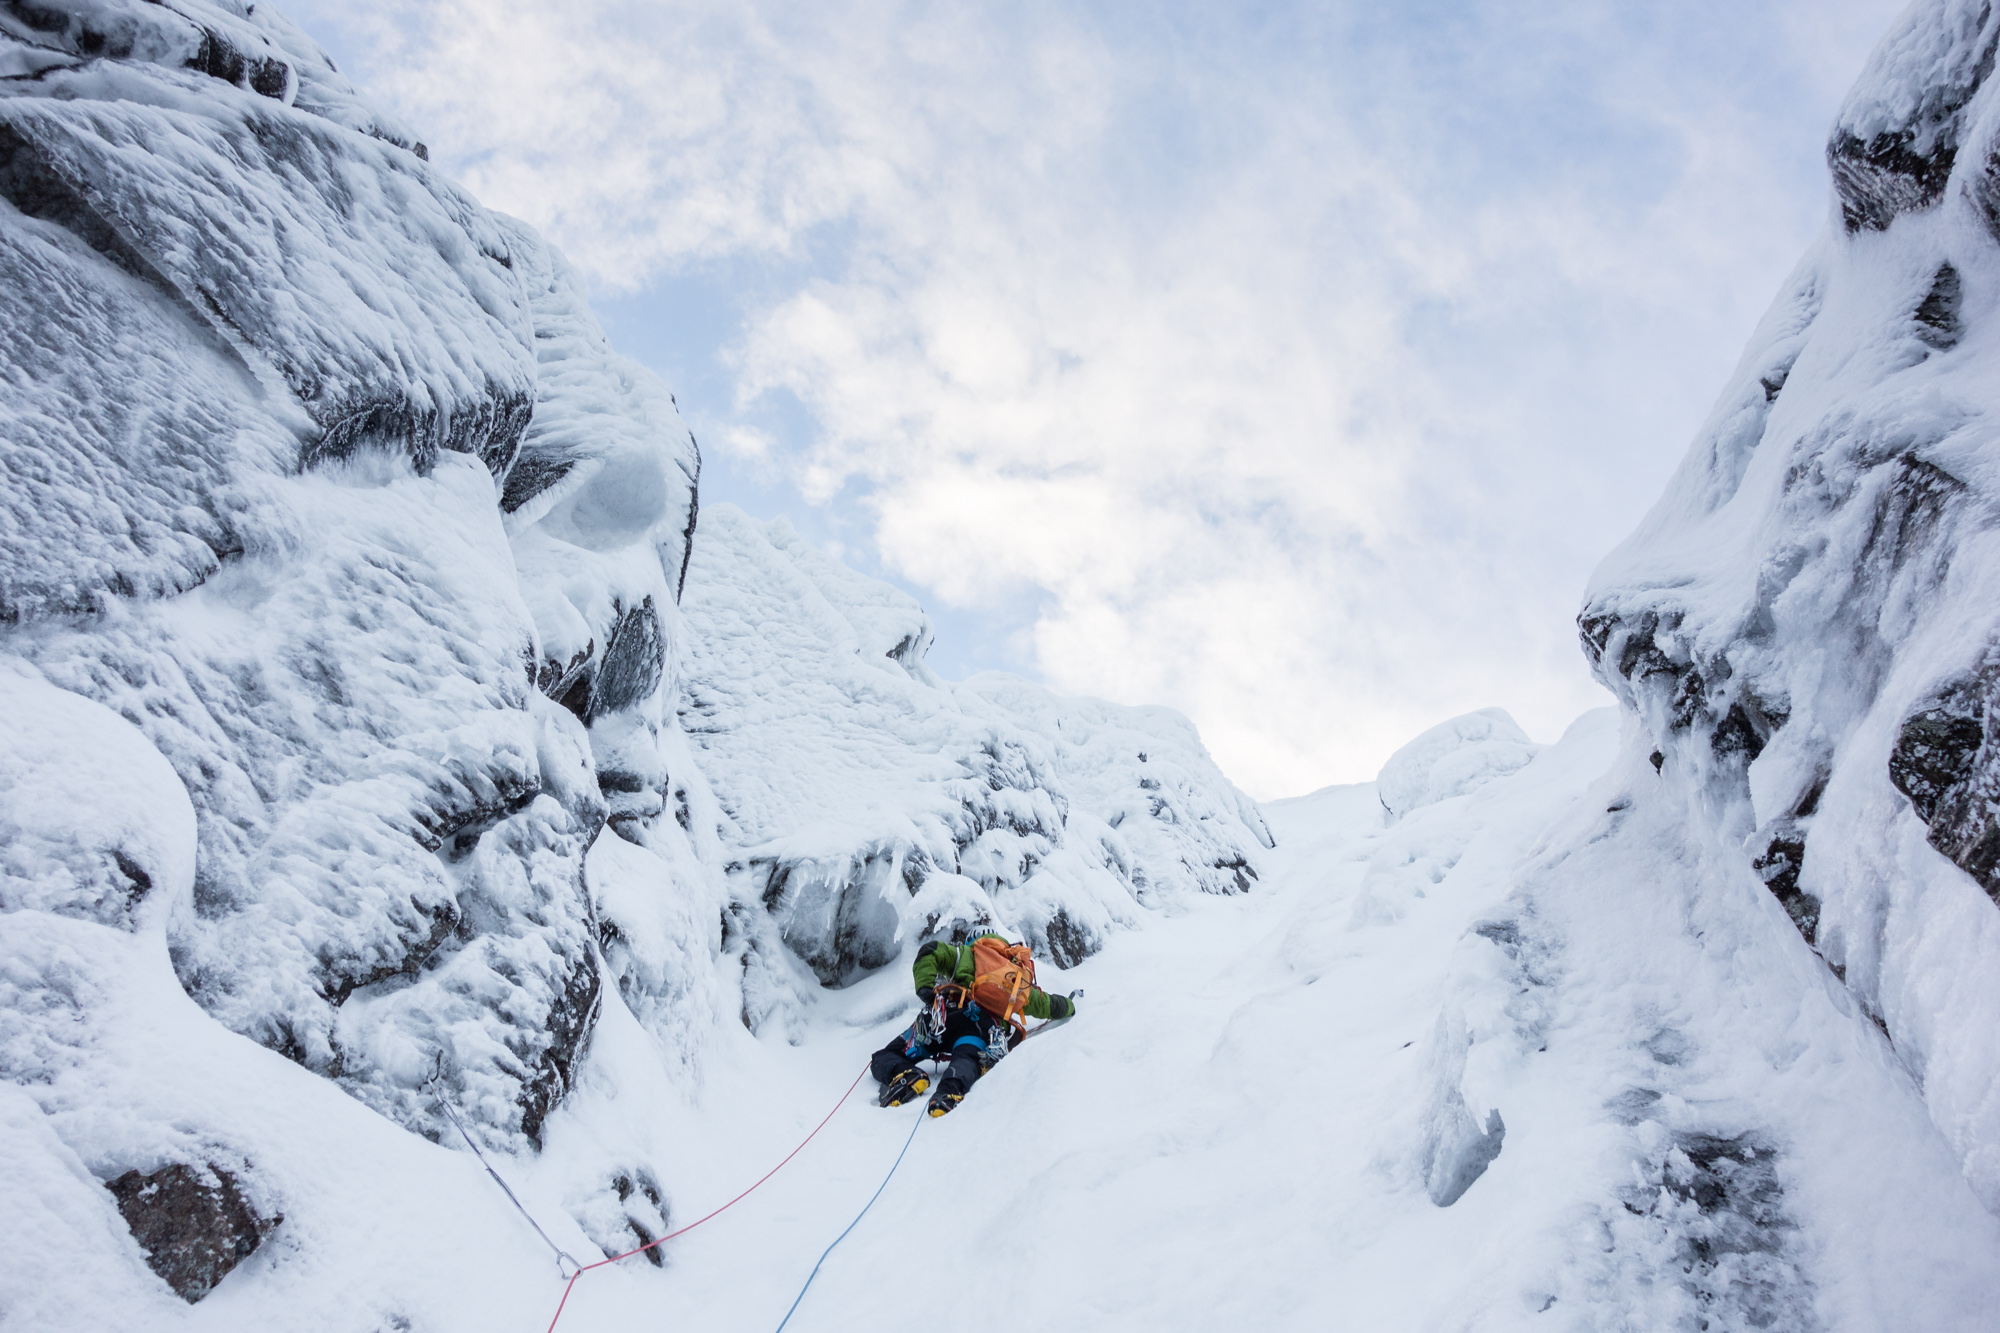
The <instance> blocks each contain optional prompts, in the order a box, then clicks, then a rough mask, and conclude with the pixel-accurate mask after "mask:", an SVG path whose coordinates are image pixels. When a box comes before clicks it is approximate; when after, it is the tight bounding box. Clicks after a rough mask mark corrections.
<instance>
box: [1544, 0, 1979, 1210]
mask: <svg viewBox="0 0 2000 1333" xmlns="http://www.w3.org/2000/svg"><path fill="white" fill-rule="evenodd" d="M1989 9H1990V7H1987V6H1973V5H1969V4H1959V3H1955V2H1954V3H1923V4H1916V5H1912V6H1911V7H1910V8H1909V10H1907V11H1906V12H1905V14H1904V15H1903V16H1902V18H1901V19H1899V20H1898V22H1897V24H1896V26H1895V27H1894V28H1893V29H1892V31H1891V32H1890V34H1889V36H1888V37H1887V38H1885V40H1884V42H1883V45H1882V46H1881V48H1880V49H1879V50H1878V52H1877V54H1876V56H1875V58H1874V59H1873V60H1872V61H1871V63H1870V65H1869V67H1868V70H1867V71H1865V72H1864V74H1863V76H1862V78H1861V80H1860V82H1859V83H1858V84H1857V85H1856V88H1855V91H1854V93H1853V94H1852V95H1851V96H1850V98H1849V100H1848V103H1847V106H1846V109H1845V110H1843V112H1842V120H1841V122H1840V125H1839V126H1837V127H1836V130H1835V136H1834V141H1833V148H1832V152H1833V161H1834V167H1835V179H1836V185H1837V187H1838V190H1839V195H1840V199H1841V204H1842V210H1843V211H1842V213H1841V216H1840V218H1839V219H1837V220H1835V221H1834V222H1833V223H1832V225H1831V226H1830V227H1829V231H1828V235H1827V236H1826V238H1825V239H1824V240H1822V241H1821V242H1820V243H1818V244H1817V245H1816V246H1815V247H1814V248H1813V249H1812V250H1811V252H1809V253H1808V255H1807V256H1806V257H1805V259H1804V260H1803V261H1802V262H1801V264H1800V266H1799V268H1798V270H1797V271H1796V272H1795V274H1794V275H1793V276H1792V278H1791V279H1790V280H1789V282H1788V283H1787V285H1786V288H1785V290H1784V291H1783V292H1782V293H1781V294H1780V296H1779V298H1778V299H1777V301H1776V302H1775V303H1774V304H1773V306H1772V308H1771V312H1770V314H1769V315H1767V316H1766V318H1765V320H1764V321H1763V323H1762V324H1761V325H1760V327H1759V328H1758V330H1757V332H1756V333H1755V334H1754V335H1753V337H1752V339H1751V342H1750V346H1749V348H1748V350H1746V352H1745V354H1744V357H1743V360H1742V362H1741V363H1740V364H1739V367H1738V369H1737V372H1736V374H1735V375H1734V376H1733V378H1732V380H1731V383H1730V384H1729V386H1728V387H1727V388H1725V390H1724V391H1723V394H1722V396H1721V398H1720V400H1719V402H1718V405H1717V408H1716V410H1715V413H1714V415H1713V416H1712V417H1711V419H1710V421H1709V423H1708V425H1707V426H1705V427H1704V429H1703V431H1702V433H1701V434H1700V436H1698V437H1697V440H1696V442H1695V446H1694V448H1693V449H1692V450H1691V451H1690V452H1689V454H1688V457H1687V459H1686V461H1685V462H1684V463H1683V464H1682V466H1681V469H1680V471H1679V472H1678V473H1677V474H1676V476H1675V478H1674V479H1673V481H1672V483H1671V484H1670V485H1669V487H1668V489H1667V491H1666V493H1665V494H1664V495H1663V496H1662V497H1661V499H1660V500H1659V502H1658V503H1657V504H1656V506H1655V507H1654V509H1653V511H1652V512H1651V513H1650V514H1649V515H1648V516H1647V518H1646V519H1645V521H1644V522H1643V523H1642V524H1641V525H1640V527H1639V529H1638V531H1637V532H1635V533H1634V534H1633V536H1632V537H1631V538H1629V539H1628V540H1627V541H1626V542H1625V543H1624V544H1623V545H1621V546H1620V547H1619V548H1618V549H1617V550H1616V551H1614V552H1613V553H1612V554H1611V555H1610V556H1608V557H1607V558H1606V560H1605V561H1604V563H1603V565H1602V566H1601V567H1600V568H1599V569H1598V571H1597V573H1596V574H1595V576H1594V577H1593V579H1592V583H1591V587H1590V590H1589V593H1588V601H1587V604H1586V606H1585V608H1584V611H1583V614H1582V616H1581V617H1580V619H1579V624H1580V627H1581V628H1582V630H1583V632H1584V638H1585V648H1586V652H1587V653H1588V654H1589V655H1590V657H1591V658H1592V660H1593V661H1594V662H1595V663H1596V664H1597V668H1598V675H1599V677H1600V678H1601V679H1602V680H1603V681H1604V682H1605V684H1606V685H1607V686H1608V687H1610V688H1611V690H1612V691H1613V693H1614V694H1615V695H1617V697H1618V698H1619V699H1620V701H1621V702H1623V703H1624V704H1625V705H1626V706H1627V707H1628V708H1630V709H1632V710H1633V711H1634V712H1636V713H1637V714H1638V715H1639V716H1640V717H1642V718H1643V719H1644V720H1645V723H1646V728H1645V730H1646V735H1645V736H1644V737H1643V738H1638V739H1635V740H1634V742H1633V744H1634V745H1635V746H1638V747H1644V748H1645V749H1647V750H1648V751H1649V752H1650V753H1652V754H1654V755H1656V756H1657V760H1656V762H1657V763H1658V764H1659V766H1660V774H1661V778H1662V787H1661V794H1660V796H1659V797H1658V798H1657V799H1659V800H1662V801H1671V802H1675V803H1678V804H1679V805H1680V806H1682V807H1685V808H1686V809H1688V810H1689V811H1690V812H1691V817H1693V818H1694V819H1695V820H1696V821H1697V823H1698V824H1699V825H1700V826H1701V828H1702V829H1703V830H1704V832H1705V835H1706V836H1709V837H1713V838H1715V839H1717V840H1718V841H1720V842H1722V843H1725V844H1728V845H1731V846H1733V847H1734V848H1735V849H1736V850H1735V852H1734V858H1733V859H1734V867H1740V866H1742V865H1751V866H1755V867H1756V868H1757V869H1758V871H1759V873H1760V874H1762V875H1763V876H1764V878H1765V879H1766V881H1767V882H1768V883H1769V884H1770V886H1771V888H1772V890H1773V892H1774V893H1776V894H1778V895H1780V896H1781V897H1783V898H1784V899H1785V900H1786V904H1787V907H1788V909H1789V911H1790V912H1791V915H1792V917H1793V919H1794V920H1795V921H1796V922H1797V923H1798V928H1799V931H1800V933H1801V935H1802V938H1803V940H1804V942H1806V943H1808V944H1810V945H1811V946H1812V948H1813V950H1815V951H1816V952H1817V953H1818V955H1819V956H1820V957H1821V958H1822V959H1823V960H1824V963H1823V968H1824V975H1823V976H1822V978H1821V980H1822V983H1823V984H1830V985H1838V986H1841V987H1844V988H1845V990H1846V991H1847V992H1848V993H1850V994H1851V995H1852V996H1853V997H1854V999H1855V1000H1856V1001H1858V1003H1859V1005H1860V1006H1861V1008H1862V1009H1863V1010H1865V1011H1866V1012H1867V1013H1868V1014H1869V1015H1870V1016H1871V1017H1872V1018H1873V1019H1875V1020H1877V1021H1879V1022H1880V1023H1881V1024H1882V1025H1883V1027H1884V1030H1885V1031H1886V1032H1887V1034H1888V1036H1889V1038H1890V1040H1891V1041H1892V1042H1893V1043H1894V1049H1895V1052H1896V1056H1897V1058H1898V1060H1899V1061H1900V1062H1901V1063H1902V1064H1903V1065H1904V1066H1905V1067H1906V1068H1907V1069H1908V1070H1909V1071H1910V1073H1911V1074H1912V1075H1913V1076H1914V1077H1915V1078H1916V1079H1918V1080H1919V1081H1920V1083H1921V1086H1922V1087H1923V1090H1924V1097H1925V1101H1926V1103H1927V1105H1928V1107H1929V1109H1930V1114H1931V1116H1932V1119H1933V1122H1934V1123H1935V1125H1936V1126H1937V1127H1938V1129H1939V1131H1940V1132H1941V1133H1943V1134H1944V1135H1945V1137H1946V1139H1947V1141H1948V1142H1950V1143H1951V1144H1952V1146H1953V1149H1954V1151H1955V1152H1956V1153H1957V1154H1958V1155H1959V1159H1960V1161H1961V1164H1962V1165H1963V1167H1964V1169H1965V1170H1966V1172H1967V1175H1968V1177H1969V1178H1970V1179H1971V1181H1972V1182H1973V1186H1974V1188H1975V1189H1976V1190H1977V1191H1978V1192H1979V1194H1980V1196H1981V1197H1982V1198H1983V1199H1984V1200H1985V1201H1986V1204H1987V1206H1988V1207H1989V1208H1995V1209H2000V1043H1996V1040H1995V1038H1994V1036H1993V1034H1992V1031H1991V1024H1990V1023H1989V1022H1987V1020H1986V1016H1987V1015H1989V1014H1991V1013H1992V1012H1994V1008H1995V1006H1996V1005H2000V921H1996V920H1995V919H1994V916H1995V914H1994V910H1993V909H1994V902H1995V900H1994V898H1993V896H1992V895H1993V891H1994V887H1995V885H1994V882H1993V881H1992V880H1991V878H1990V875H1989V878H1988V879H1987V880H1986V881H1985V882H1982V881H1981V880H1980V879H1979V878H1978V876H1979V875H1981V874H1987V873H1988V872H1987V870H1986V869H1983V868H1982V867H1983V865H1984V863H1983V862H1981V861H1980V860H1979V856H1980V855H1983V854H1982V853H1977V852H1976V850H1975V849H1976V848H1977V846H1979V845H1980V839H1981V838H1982V837H1983V836H1984V830H1986V829H1987V828H1988V827H1989V825H1990V820H1991V816H1990V815H1989V814H1984V813H1981V812H1982V811H1985V810H1988V809H1990V807H1989V806H1987V805H1985V804H1984V802H1985V800H1986V799H1987V797H1985V796H1983V795H1982V794H1981V793H1984V792H1986V791H1987V788H1988V787H1990V785H1991V781H1992V779H1991V772H1992V768H1993V760H1992V759H1991V758H1990V757H1987V758H1978V757H1976V756H1974V755H1972V754H1970V753H1968V754H1967V755H1965V756H1963V758H1964V760H1965V762H1966V763H1967V764H1968V765H1972V766H1974V767H1975V768H1976V770H1977V771H1976V772H1974V773H1972V774H1971V775H1970V776H1969V777H1967V779H1966V782H1965V784H1964V785H1961V786H1960V787H1959V788H1958V789H1957V790H1958V795H1957V797H1956V798H1955V800H1956V802H1957V804H1956V805H1955V806H1953V807H1952V808H1953V809H1955V810H1956V811H1957V812H1958V813H1956V814H1950V815H1946V816H1926V815H1922V814H1920V813H1919V812H1918V811H1917V810H1916V809H1915V808H1913V806H1912V804H1911V802H1910V800H1908V799H1907V798H1906V797H1905V796H1904V795H1903V794H1902V793H1901V792H1900V791H1899V790H1898V788H1897V785H1896V781H1895V779H1894V778H1893V777H1892V773H1891V760H1892V755H1895V754H1897V753H1898V749H1899V746H1900V745H1902V743H1903V741H1902V738H1903V737H1904V736H1905V734H1906V724H1907V723H1909V722H1910V721H1911V720H1912V719H1914V718H1916V717H1917V716H1918V715H1920V714H1924V713H1926V712H1928V711H1930V710H1933V709H1938V708H1945V709H1947V711H1948V710H1949V709H1952V708H1956V709H1957V710H1958V711H1959V713H1961V714H1965V717H1966V720H1967V722H1968V723H1969V724H1970V725H1971V726H1972V728H1973V734H1974V735H1975V737H1976V736H1978V735H1979V734H1980V731H1981V729H1982V728H1985V729H1987V731H1988V733H1989V734H1990V728H1991V725H1992V719H1991V716H1990V713H1989V711H1988V703H1989V702H1990V700H1991V698H1992V695H1993V687H1992V682H1993V679H1994V675H1993V668H1992V665H1991V664H1992V662H1993V656H1992V651H1993V650H1992V645H1993V643H1994V642H1995V638H1996V635H2000V620H1996V614H1995V604H1994V599H1993V597H1992V592H1991V590H1992V588H1993V587H1994V586H1995V582H1996V579H2000V563H1996V559H1997V558H2000V546H1996V542H1995V536H1994V530H1993V526H1992V524H1991V521H1990V514H1991V512H1992V505H1993V499H1994V496H1995V488H1996V485H2000V475H1996V471H1995V462H1994V459H1995V451H1994V424H1993V422H1994V411H1993V409H1994V407H1995V406H1996V400H1995V396H1994V378H1993V376H1992V374H1991V369H1990V368H1991V366H1992V364H1993V358H1994V356H1995V355H1996V351H2000V348H1996V345H1995V342H1994V339H1995V338H1996V337H2000V329H1996V327H1995V326H1994V324H1993V323H1992V321H1990V320H1988V319H1986V318H1985V317H1984V314H1985V312H1986V311H1989V310H1991V309H1992V308H1993V307H1994V303H1995V298H1996V295H2000V254H1996V251H1995V238H1996V236H2000V230H1996V220H2000V213H1996V212H1995V211H1994V209H1993V201H1994V199H1995V197H1996V196H1995V193H1994V180H1993V176H1992V172H1993V166H1992V159H1991V155H1990V152H1989V151H1988V150H1986V149H1984V148H1978V149H1977V151H1974V149H1975V148H1976V146H1978V145H1984V144H1989V143H1990V142H1991V141H1992V135H1993V133H1994V131H1995V129H1996V128H2000V120H1996V117H1997V116H2000V101H1997V100H1996V94H1995V91H1994V89H1993V88H1992V87H1991V86H1989V85H1987V84H1985V83H1983V82H1982V80H1983V79H1984V77H1985V74H1986V72H1987V71H1990V70H1991V68H1992V66H1993V52H1994V44H1995V42H1996V40H2000V24H1996V21H1995V20H1994V18H1993V15H1992V14H1991V13H1990V12H1989ZM1885 136H1886V137H1885ZM1864 140H1865V141H1866V143H1867V144H1871V145H1873V147H1869V148H1868V149H1867V151H1865V152H1864V151H1863V150H1862V148H1858V147H1855V146H1854V145H1855V144H1858V143H1862V141H1864ZM1961 143H1962V144H1964V145H1965V146H1966V151H1963V152H1961V151H1959V145H1960V144H1961ZM1897 145H1901V146H1900V147H1898V146H1897ZM1953 701H1957V702H1953ZM1967 710H1970V712H1967ZM1988 753H1989V752H1987V751H1983V750H1982V751H1980V755H1982V756H1983V755H1987V754H1988ZM1980 784H1986V785H1985V786H1982V785H1980ZM1927 819H1928V820H1929V829H1928V831H1927V830H1926V820H1927ZM1729 860H1730V859H1729V858H1723V860H1722V861H1721V862H1718V867H1717V869H1716V870H1715V872H1714V874H1715V875H1716V879H1715V880H1714V890H1713V891H1714V892H1715V893H1716V894H1718V895H1719V894H1721V893H1722V892H1723V888H1722V885H1723V884H1724V883H1725V882H1726V881H1725V878H1724V871H1723V870H1722V868H1721V866H1722V865H1724V864H1729ZM1728 873H1729V875H1731V876H1733V875H1734V868H1732V869H1730V870H1729V872H1728ZM1816 966H1821V965H1818V964H1816Z"/></svg>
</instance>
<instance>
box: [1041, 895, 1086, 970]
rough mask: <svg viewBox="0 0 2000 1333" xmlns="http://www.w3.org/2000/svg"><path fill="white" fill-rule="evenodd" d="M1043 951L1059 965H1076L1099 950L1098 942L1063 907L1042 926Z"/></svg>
mask: <svg viewBox="0 0 2000 1333" xmlns="http://www.w3.org/2000/svg"><path fill="white" fill-rule="evenodd" d="M1042 943H1043V951H1044V952H1045V953H1047V954H1048V956H1049V960H1050V961H1051V962H1053V963H1054V964H1055V965H1056V966H1057V967H1065V968H1067V967H1075V966H1076V965H1077V964H1078V963H1080V962H1082V961H1083V960H1084V959H1086V958H1088V957H1090V955H1092V954H1093V953H1096V952H1097V942H1096V941H1095V940H1093V939H1091V938H1090V936H1089V935H1087V934H1085V933H1084V931H1083V930H1082V929H1081V928H1079V927H1078V926H1077V924H1076V923H1075V922H1074V921H1071V920H1070V919H1069V913H1068V912H1065V911H1064V910H1063V909H1062V908H1060V907H1058V908H1057V909H1056V914H1055V915H1054V916H1052V917H1050V918H1049V923H1048V925H1046V926H1044V927H1043V928H1042Z"/></svg>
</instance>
